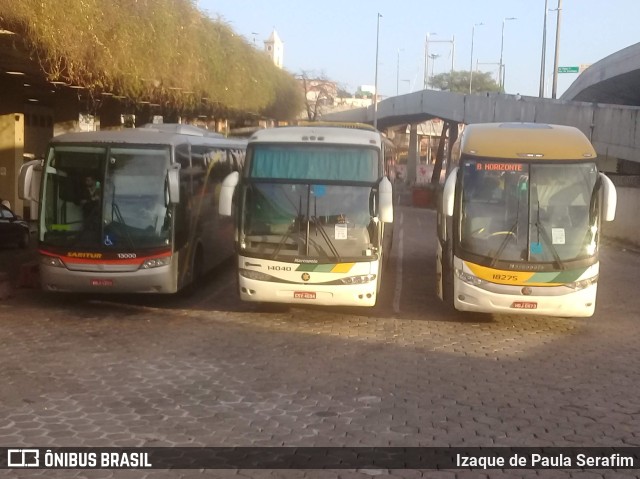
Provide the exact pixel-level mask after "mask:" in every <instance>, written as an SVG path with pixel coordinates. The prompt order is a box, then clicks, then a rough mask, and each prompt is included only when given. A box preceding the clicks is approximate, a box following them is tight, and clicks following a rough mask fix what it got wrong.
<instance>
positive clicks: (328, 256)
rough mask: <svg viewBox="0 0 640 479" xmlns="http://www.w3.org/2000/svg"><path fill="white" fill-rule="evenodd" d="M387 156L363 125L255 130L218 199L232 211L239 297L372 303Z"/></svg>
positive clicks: (388, 206) (388, 148)
mask: <svg viewBox="0 0 640 479" xmlns="http://www.w3.org/2000/svg"><path fill="white" fill-rule="evenodd" d="M392 156H393V149H392V143H391V142H390V141H389V140H388V139H386V138H385V137H384V136H383V135H382V134H381V133H380V132H379V131H377V130H375V129H373V128H372V127H370V126H365V125H363V126H358V125H355V126H354V125H352V124H348V125H347V126H346V127H341V126H324V125H317V126H311V125H309V126H291V127H280V128H273V129H267V130H261V131H258V132H256V133H255V134H254V135H253V136H252V137H251V138H250V139H249V143H248V145H247V157H246V162H245V166H244V169H243V172H242V174H239V173H232V174H230V175H229V176H228V177H227V178H226V179H225V181H224V183H223V187H222V193H221V196H220V208H221V209H220V213H221V214H223V215H230V214H231V213H232V210H233V208H232V206H234V205H235V208H236V209H237V218H238V223H237V235H236V241H237V245H236V248H237V266H238V290H239V294H240V298H241V299H242V300H243V301H255V302H264V303H304V304H318V305H350V306H373V305H375V303H376V299H377V297H378V292H379V290H380V284H381V283H380V282H381V279H382V273H383V264H384V259H385V258H387V257H388V255H389V254H390V247H391V234H392V225H391V223H392V221H393V200H392V186H391V182H390V180H389V179H388V177H387V175H388V174H389V172H388V171H387V170H388V169H389V167H390V165H392V160H391V158H392ZM232 199H233V201H234V203H232Z"/></svg>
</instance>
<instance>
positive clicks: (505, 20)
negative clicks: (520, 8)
mask: <svg viewBox="0 0 640 479" xmlns="http://www.w3.org/2000/svg"><path fill="white" fill-rule="evenodd" d="M508 20H517V18H516V17H507V18H504V19H502V37H501V39H500V68H499V69H498V75H500V78H499V79H498V84H499V85H500V91H502V92H504V63H502V54H503V52H504V24H505V23H506V22H507V21H508Z"/></svg>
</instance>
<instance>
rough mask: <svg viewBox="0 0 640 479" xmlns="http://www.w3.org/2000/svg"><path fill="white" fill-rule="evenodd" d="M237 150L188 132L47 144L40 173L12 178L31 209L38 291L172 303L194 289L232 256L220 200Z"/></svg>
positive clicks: (154, 130) (184, 128)
mask: <svg viewBox="0 0 640 479" xmlns="http://www.w3.org/2000/svg"><path fill="white" fill-rule="evenodd" d="M245 149H246V141H245V140H233V139H228V138H225V137H224V136H222V135H219V134H217V133H212V132H209V131H207V130H204V129H200V128H196V127H193V126H189V125H170V124H165V125H147V126H146V127H143V128H138V129H127V130H119V131H99V132H83V133H68V134H64V135H60V136H57V137H55V138H53V139H52V140H51V142H50V145H49V149H48V153H47V156H46V158H45V160H44V164H43V165H41V166H40V165H38V164H37V162H31V163H29V164H26V165H25V166H24V167H23V169H22V171H21V175H20V176H21V181H20V190H21V192H22V197H23V199H30V200H37V201H38V202H39V219H38V226H39V228H38V244H39V252H40V258H41V263H40V277H41V283H42V287H43V289H45V290H47V291H70V292H105V293H106V292H118V293H175V292H177V291H179V290H180V289H182V288H184V287H185V286H187V285H190V284H192V283H194V282H195V281H197V279H198V277H199V276H200V275H202V274H203V273H204V272H205V271H207V270H209V269H210V268H212V267H213V266H215V265H216V264H218V263H220V262H221V261H223V260H224V259H225V258H228V257H229V256H230V255H231V254H233V220H232V219H230V218H228V217H223V216H221V215H219V214H218V196H219V192H220V186H221V183H222V180H223V179H224V178H225V177H226V176H227V175H228V174H229V173H231V172H232V171H237V170H239V169H240V168H241V167H242V163H243V161H244V153H245ZM37 169H40V172H39V174H35V170H37ZM38 177H40V178H41V180H40V181H41V183H42V184H41V187H40V190H39V191H40V193H39V195H37V196H36V195H31V194H30V193H29V192H31V191H34V190H36V188H34V185H32V184H31V183H32V182H33V181H35V178H38ZM32 196H36V197H32Z"/></svg>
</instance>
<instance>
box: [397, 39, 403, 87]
mask: <svg viewBox="0 0 640 479" xmlns="http://www.w3.org/2000/svg"><path fill="white" fill-rule="evenodd" d="M401 51H403V50H402V48H398V60H397V62H396V96H398V95H399V92H400V52H401Z"/></svg>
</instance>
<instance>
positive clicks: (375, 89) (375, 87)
mask: <svg viewBox="0 0 640 479" xmlns="http://www.w3.org/2000/svg"><path fill="white" fill-rule="evenodd" d="M380 18H382V15H380V12H378V22H377V23H378V25H377V27H376V73H375V77H374V85H373V127H374V128H375V129H376V130H377V129H378V51H379V46H380Z"/></svg>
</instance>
